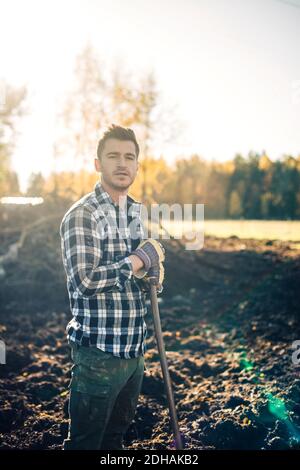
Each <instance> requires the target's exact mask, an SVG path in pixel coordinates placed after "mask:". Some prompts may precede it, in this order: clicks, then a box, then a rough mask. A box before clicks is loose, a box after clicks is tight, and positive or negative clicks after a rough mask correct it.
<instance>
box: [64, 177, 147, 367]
mask: <svg viewBox="0 0 300 470" xmlns="http://www.w3.org/2000/svg"><path fill="white" fill-rule="evenodd" d="M126 201H127V215H126V212H125V210H123V209H119V207H118V206H117V205H115V204H114V202H113V200H112V198H111V197H110V195H109V194H108V193H107V192H106V191H104V189H103V187H102V185H101V183H100V182H98V183H97V184H96V185H95V188H94V191H93V192H91V193H89V194H87V195H86V196H84V197H83V198H81V199H80V200H79V201H77V202H76V203H75V204H74V205H73V206H72V207H71V208H70V209H69V210H68V211H67V213H66V214H65V216H64V217H63V220H62V222H61V226H60V235H61V248H62V258H63V264H64V268H65V271H66V275H67V288H68V293H69V299H70V307H71V312H72V315H73V318H72V320H71V321H70V322H69V323H68V325H67V328H66V329H67V337H68V341H69V342H75V343H77V344H80V345H83V346H96V347H98V348H99V349H101V350H102V351H105V352H110V353H112V354H113V355H115V356H118V357H121V358H126V359H129V358H132V357H137V356H139V355H143V354H144V353H145V351H146V348H145V343H144V340H145V338H146V335H147V327H146V323H145V320H144V316H145V315H146V314H147V307H146V304H145V300H146V298H145V297H146V294H145V292H144V291H143V290H142V289H141V286H140V282H139V280H138V279H137V278H135V277H134V276H133V270H132V264H131V261H130V259H129V258H128V256H129V254H130V253H131V252H132V251H133V250H134V249H135V248H136V246H137V245H138V244H139V242H140V240H141V239H142V238H143V234H144V231H143V225H142V221H141V204H140V203H138V202H136V201H134V200H133V199H132V198H131V197H130V196H128V195H127V197H126ZM118 214H119V215H118ZM132 220H133V223H131V224H130V226H128V225H129V222H131V221H132ZM118 222H119V223H118ZM130 227H131V229H130ZM132 227H133V228H132ZM132 230H134V232H132ZM130 231H131V233H130ZM133 234H134V236H133Z"/></svg>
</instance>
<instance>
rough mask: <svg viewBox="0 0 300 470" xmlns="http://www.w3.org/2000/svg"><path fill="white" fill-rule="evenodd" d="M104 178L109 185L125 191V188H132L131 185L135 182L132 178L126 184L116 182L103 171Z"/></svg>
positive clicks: (116, 189)
mask: <svg viewBox="0 0 300 470" xmlns="http://www.w3.org/2000/svg"><path fill="white" fill-rule="evenodd" d="M102 179H103V181H104V182H105V183H106V184H107V185H108V186H110V187H111V188H112V189H114V190H115V191H124V190H126V189H128V188H130V186H131V185H132V183H133V180H132V179H131V178H130V181H129V183H126V184H125V183H124V184H118V183H114V182H113V181H112V180H111V179H110V178H107V177H106V176H105V175H104V174H103V173H102Z"/></svg>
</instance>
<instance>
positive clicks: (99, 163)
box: [94, 158, 101, 173]
mask: <svg viewBox="0 0 300 470" xmlns="http://www.w3.org/2000/svg"><path fill="white" fill-rule="evenodd" d="M94 165H95V170H96V171H97V172H98V173H100V172H101V162H100V160H99V158H95V159H94Z"/></svg>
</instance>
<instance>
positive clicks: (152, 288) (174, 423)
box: [149, 277, 183, 449]
mask: <svg viewBox="0 0 300 470" xmlns="http://www.w3.org/2000/svg"><path fill="white" fill-rule="evenodd" d="M149 281H150V301H151V309H152V314H153V320H154V330H155V336H156V342H157V347H158V352H159V357H160V364H161V369H162V373H163V379H164V384H165V390H166V392H167V399H168V406H169V412H170V418H171V424H172V429H173V433H174V441H175V448H176V449H183V443H182V439H181V435H180V431H179V426H178V420H177V413H176V408H175V402H174V396H173V390H172V383H171V378H170V374H169V370H168V363H167V357H166V351H165V345H164V341H163V336H162V330H161V323H160V316H159V308H158V302H157V291H156V282H155V278H153V277H151V278H149Z"/></svg>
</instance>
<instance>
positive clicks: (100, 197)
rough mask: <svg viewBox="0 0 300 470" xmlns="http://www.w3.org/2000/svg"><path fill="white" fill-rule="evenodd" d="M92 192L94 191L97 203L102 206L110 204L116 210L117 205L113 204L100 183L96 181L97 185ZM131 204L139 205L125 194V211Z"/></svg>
mask: <svg viewBox="0 0 300 470" xmlns="http://www.w3.org/2000/svg"><path fill="white" fill-rule="evenodd" d="M94 190H95V194H96V198H97V201H98V202H99V203H100V204H103V203H105V204H111V205H112V206H113V207H114V208H115V209H116V208H117V204H115V202H114V201H113V199H112V197H111V196H110V195H109V194H108V192H107V191H105V190H104V188H103V186H102V184H101V181H97V183H96V184H95V188H94ZM132 204H137V205H139V204H140V203H139V202H137V201H135V200H134V199H133V198H132V197H130V196H129V195H128V194H127V210H128V209H129V207H130V206H131V205H132Z"/></svg>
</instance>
